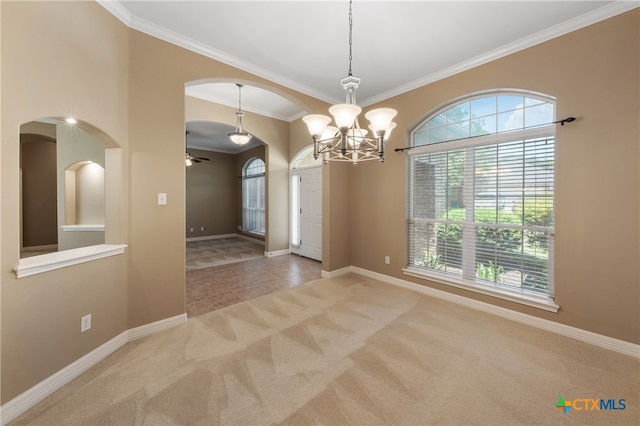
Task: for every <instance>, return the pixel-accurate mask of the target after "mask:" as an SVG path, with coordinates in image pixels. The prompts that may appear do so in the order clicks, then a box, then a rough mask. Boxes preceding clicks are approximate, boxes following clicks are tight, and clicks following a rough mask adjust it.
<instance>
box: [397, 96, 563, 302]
mask: <svg viewBox="0 0 640 426" xmlns="http://www.w3.org/2000/svg"><path fill="white" fill-rule="evenodd" d="M553 109H554V108H553V104H552V103H551V101H549V100H544V99H540V98H534V97H528V96H526V95H522V94H512V93H509V94H496V95H492V96H486V95H485V96H482V97H476V98H471V99H468V100H465V101H463V102H461V103H458V104H456V105H455V106H453V107H450V108H447V109H445V110H443V111H440V112H438V113H436V114H434V115H432V116H431V117H430V118H428V119H427V120H426V121H425V122H423V123H422V124H421V125H420V126H418V128H417V129H415V130H414V131H413V132H412V147H413V148H412V149H411V150H410V154H409V155H410V157H409V183H410V188H409V221H408V227H409V229H408V231H409V250H408V252H409V260H408V269H409V270H412V271H413V272H414V273H415V272H418V273H421V274H424V275H426V276H434V277H439V278H440V280H443V281H445V282H446V281H452V282H455V283H457V284H462V285H471V286H473V287H476V288H477V287H478V286H481V287H483V288H486V289H496V290H500V291H502V292H504V291H506V292H509V293H510V294H514V295H522V296H526V297H531V296H543V297H547V298H552V297H553V276H552V275H553V274H552V272H553V267H552V266H553V236H554V223H553V217H554V215H553V211H554V156H555V155H554V153H555V150H554V142H555V140H554V126H553V125H551V123H552V121H553V117H554V111H553Z"/></svg>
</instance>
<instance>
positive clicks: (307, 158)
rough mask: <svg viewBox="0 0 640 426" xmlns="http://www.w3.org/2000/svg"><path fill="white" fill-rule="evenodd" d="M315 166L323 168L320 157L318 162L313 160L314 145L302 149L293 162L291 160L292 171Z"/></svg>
mask: <svg viewBox="0 0 640 426" xmlns="http://www.w3.org/2000/svg"><path fill="white" fill-rule="evenodd" d="M315 166H322V158H320V157H318V159H317V160H316V159H315V158H313V145H309V146H308V147H306V148H304V149H302V150H301V151H300V152H299V153H298V154H297V155H296V156H295V157H294V158H293V160H291V170H296V169H305V168H307V167H315Z"/></svg>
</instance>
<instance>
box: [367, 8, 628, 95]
mask: <svg viewBox="0 0 640 426" xmlns="http://www.w3.org/2000/svg"><path fill="white" fill-rule="evenodd" d="M637 7H640V1H627V0H618V1H616V2H614V3H612V4H609V5H607V6H603V7H601V8H599V9H596V10H594V11H592V12H589V13H586V14H584V15H581V16H578V17H576V18H573V19H571V20H569V21H566V22H563V23H562V24H559V25H556V26H554V27H551V28H547V29H546V30H544V31H540V32H538V33H536V34H533V35H531V36H528V37H524V38H521V39H519V40H516V41H514V42H512V43H509V44H506V45H504V46H502V47H500V48H498V49H494V50H492V51H489V52H486V53H483V54H482V55H478V56H476V57H473V58H471V59H468V60H466V61H463V62H460V63H458V64H456V65H453V66H451V67H448V68H444V69H442V70H440V71H437V72H435V73H432V74H429V75H427V76H425V77H422V78H419V79H417V80H414V81H411V82H409V83H406V84H403V85H401V86H399V87H397V88H395V89H392V90H388V91H386V92H383V93H380V94H378V95H376V96H371V97H369V98H367V99H364V100H361V101H360V102H359V103H360V104H361V105H362V106H364V107H366V106H369V105H373V104H375V103H377V102H382V101H384V100H387V99H389V98H392V97H394V96H398V95H401V94H403V93H406V92H409V91H411V90H414V89H417V88H419V87H422V86H425V85H427V84H430V83H434V82H436V81H438V80H442V79H445V78H447V77H451V76H453V75H455V74H459V73H461V72H463V71H467V70H470V69H472V68H475V67H477V66H480V65H484V64H486V63H489V62H491V61H495V60H496V59H500V58H502V57H505V56H508V55H511V54H513V53H516V52H519V51H521V50H524V49H528V48H530V47H532V46H535V45H537V44H541V43H544V42H546V41H549V40H552V39H554V38H557V37H560V36H562V35H565V34H568V33H570V32H573V31H576V30H579V29H581V28H584V27H588V26H589V25H593V24H595V23H597V22H600V21H603V20H605V19H609V18H612V17H614V16H616V15H620V14H622V13H625V12H628V11H630V10H632V9H635V8H637Z"/></svg>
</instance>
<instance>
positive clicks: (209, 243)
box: [187, 237, 264, 271]
mask: <svg viewBox="0 0 640 426" xmlns="http://www.w3.org/2000/svg"><path fill="white" fill-rule="evenodd" d="M262 256H264V243H259V242H257V241H251V240H247V239H244V238H239V237H231V238H216V239H212V240H203V241H190V242H187V271H191V270H193V269H203V268H210V267H212V266H218V265H225V264H227V263H234V262H241V261H244V260H248V259H256V258H258V257H262Z"/></svg>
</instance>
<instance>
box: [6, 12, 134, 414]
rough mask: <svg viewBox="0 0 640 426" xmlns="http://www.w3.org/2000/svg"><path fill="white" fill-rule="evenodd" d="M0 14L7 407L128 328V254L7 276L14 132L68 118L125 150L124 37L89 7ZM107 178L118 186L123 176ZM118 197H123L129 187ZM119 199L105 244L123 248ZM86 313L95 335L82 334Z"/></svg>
mask: <svg viewBox="0 0 640 426" xmlns="http://www.w3.org/2000/svg"><path fill="white" fill-rule="evenodd" d="M0 9H1V17H2V21H1V27H2V39H1V40H0V42H1V49H2V50H1V52H2V62H1V72H2V83H1V92H2V100H1V106H2V115H1V123H2V134H1V141H2V142H1V143H2V145H1V147H0V158H1V160H2V162H1V163H0V185H1V191H0V192H1V194H2V197H1V198H2V200H1V203H2V213H1V214H2V216H1V222H0V230H1V235H2V244H1V253H2V258H1V259H2V260H1V263H2V268H1V272H0V285H1V294H2V295H1V300H2V312H1V324H2V342H3V345H2V402H3V403H4V402H6V401H8V400H10V399H12V398H13V397H15V396H16V395H18V394H19V393H21V392H24V391H25V390H27V389H29V388H30V387H32V386H34V385H35V384H36V383H38V382H40V381H42V380H44V379H45V378H47V377H49V376H50V375H52V374H53V373H55V372H56V371H58V370H59V369H61V368H63V367H66V366H67V365H69V364H70V363H72V362H73V361H75V360H77V359H78V358H80V357H81V356H83V355H85V354H86V353H88V352H90V351H91V350H93V349H95V348H96V347H98V346H99V345H101V344H103V343H105V342H106V341H108V340H110V339H112V338H113V337H115V336H117V335H118V334H120V333H121V332H123V331H124V330H126V329H127V328H128V326H127V317H126V307H127V277H126V275H127V264H128V262H127V256H126V255H120V256H115V257H111V258H108V259H102V260H98V261H93V262H90V263H85V264H82V265H78V266H74V267H68V268H63V269H59V270H56V271H53V272H49V273H45V274H38V275H33V276H30V277H27V278H22V279H16V278H15V276H14V274H13V273H12V272H11V271H12V268H13V266H14V265H16V264H18V262H19V245H20V237H19V229H20V228H19V197H18V189H19V185H18V173H19V169H18V161H19V132H20V125H21V124H22V123H26V122H29V121H31V120H34V119H38V118H41V117H64V116H67V115H69V114H73V115H75V116H76V117H77V118H78V119H80V120H84V121H86V122H88V123H91V124H93V125H94V126H96V127H97V128H99V129H101V130H102V132H103V134H101V135H100V137H101V138H102V139H103V140H105V141H111V143H112V145H111V146H112V147H113V146H114V145H115V143H114V142H113V141H116V142H117V145H119V146H120V147H122V149H120V150H119V151H122V150H124V151H126V149H127V146H128V125H127V123H128V111H127V105H126V103H123V100H125V99H127V96H128V94H127V86H128V81H127V79H128V66H127V62H128V47H127V39H128V30H127V29H126V28H125V27H123V25H122V24H121V23H120V22H118V21H117V20H116V19H115V18H114V17H113V16H111V15H109V14H108V13H105V11H104V10H103V9H102V8H101V7H100V6H99V5H98V4H97V3H93V2H67V3H64V2H42V3H38V2H1V3H0ZM105 134H106V135H109V137H110V138H109V137H105ZM120 155H121V154H120ZM125 170H126V169H125ZM121 175H122V173H121ZM109 179H110V182H109V183H110V184H111V185H113V184H114V183H115V184H116V185H118V184H123V183H125V182H126V181H127V177H126V172H125V173H124V174H123V175H122V176H120V177H117V178H113V177H110V178H109ZM113 189H115V188H113V187H112V190H113ZM117 192H118V194H119V196H121V195H122V194H125V195H126V187H125V186H124V185H122V186H120V187H119V188H117ZM123 198H124V199H123V200H122V201H120V202H119V204H118V203H114V204H113V205H115V206H116V211H115V213H112V216H115V220H111V222H110V223H111V224H112V225H113V226H112V228H113V229H112V231H113V233H112V237H111V238H112V239H117V240H119V241H120V242H122V241H125V240H126V229H125V227H124V226H123V225H124V224H126V217H124V213H123V212H125V211H126V203H127V201H126V196H125V197H123ZM121 208H122V209H121ZM87 313H91V314H92V317H93V327H92V329H91V330H90V331H89V332H87V333H83V334H80V326H79V323H80V317H81V316H82V315H85V314H87Z"/></svg>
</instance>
